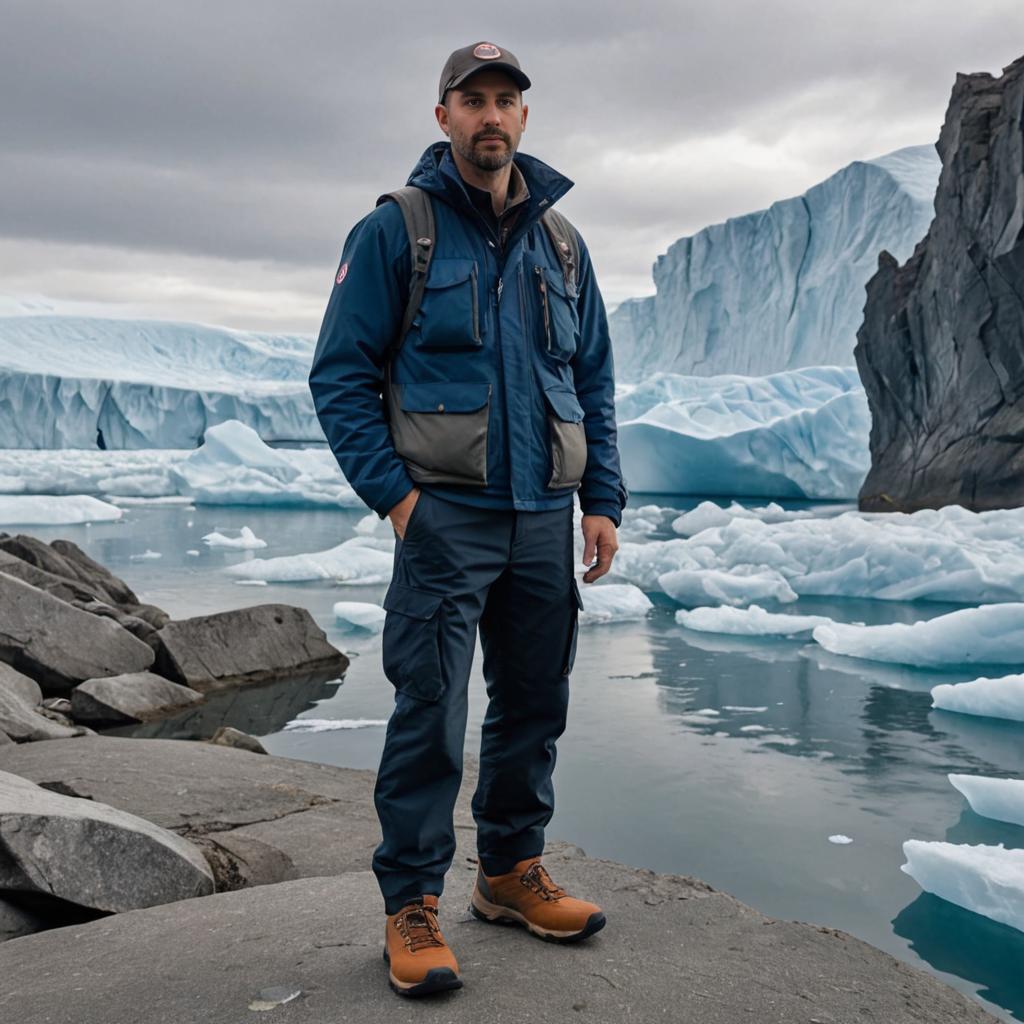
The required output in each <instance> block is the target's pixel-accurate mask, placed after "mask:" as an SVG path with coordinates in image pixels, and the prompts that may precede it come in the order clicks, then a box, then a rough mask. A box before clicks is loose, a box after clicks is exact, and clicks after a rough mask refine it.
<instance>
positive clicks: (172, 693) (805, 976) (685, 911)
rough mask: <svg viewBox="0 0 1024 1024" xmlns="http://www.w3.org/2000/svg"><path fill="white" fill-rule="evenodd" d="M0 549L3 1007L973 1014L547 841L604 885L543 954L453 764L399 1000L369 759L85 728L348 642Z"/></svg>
mask: <svg viewBox="0 0 1024 1024" xmlns="http://www.w3.org/2000/svg"><path fill="white" fill-rule="evenodd" d="M0 558H3V565H2V566H0V979H2V984H0V1019H2V1020H11V1021H18V1022H19V1024H44V1022H46V1024H64V1022H66V1024H72V1022H74V1024H121V1022H124V1024H128V1022H132V1024H137V1022H139V1021H145V1022H147V1024H163V1022H166V1024H171V1022H173V1024H186V1022H197V1024H198V1022H203V1024H221V1022H223V1024H238V1022H239V1021H243V1020H248V1019H253V1020H256V1019H261V1018H257V1017H255V1016H253V1015H254V1014H256V1013H259V1012H265V1013H270V1014H271V1018H270V1019H282V1020H284V1019H287V1020H304V1021H310V1022H321V1021H322V1022H325V1024H326V1022H347V1021H351V1022H356V1021H358V1022H368V1021H376V1020H384V1019H388V1020H402V1021H404V1020H412V1019H413V1018H414V1017H415V1018H416V1019H419V1018H420V1017H421V1016H423V1017H426V1018H429V1019H431V1020H445V1021H462V1020H465V1021H474V1022H475V1021H479V1020H488V1021H490V1022H495V1024H500V1022H505V1021H507V1022H513V1021H515V1022H523V1021H530V1022H534V1021H536V1022H547V1021H552V1022H554V1021H559V1022H564V1021H565V1020H576V1019H579V1020H587V1019H590V1020H595V1021H598V1020H599V1021H620V1020H632V1021H643V1022H646V1021H665V1020H669V1021H674V1022H682V1024H689V1022H694V1024H695V1022H698V1021H699V1022H702V1024H725V1022H729V1024H733V1022H736V1021H744V1020H749V1021H757V1022H758V1024H773V1022H778V1024H782V1022H786V1024H794V1022H806V1024H825V1022H829V1024H839V1022H844V1024H845V1022H852V1021H869V1020H871V1021H885V1022H887V1024H904V1022H906V1024H910V1022H918V1024H921V1022H934V1024H940V1022H941V1024H947V1022H950V1021H957V1022H967V1024H969V1022H974V1021H977V1022H981V1021H990V1020H994V1019H995V1018H993V1017H991V1016H989V1015H988V1014H987V1013H986V1012H985V1011H984V1010H983V1009H981V1007H979V1006H977V1005H976V1004H974V1003H972V1002H971V1001H969V1000H968V999H966V998H965V997H964V996H962V995H961V994H959V993H957V992H956V991H954V990H953V989H951V988H949V987H947V986H945V985H944V984H942V983H941V982H940V981H938V980H937V979H935V978H933V977H931V976H929V975H927V974H925V973H924V972H921V971H918V970H915V969H913V968H911V967H909V966H907V965H905V964H903V963H901V962H899V961H897V960H896V959H894V958H893V957H891V956H889V955H888V954H885V953H882V952H880V951H879V950H877V949H874V948H873V947H871V946H869V945H867V944H866V943H863V942H861V941H859V940H858V939H855V938H853V937H852V936H850V935H847V934H845V933H843V932H839V931H836V930H833V929H830V928H826V927H820V926H817V925H813V924H804V923H795V922H783V921H776V920H773V919H771V918H768V917H765V916H764V915H762V914H760V913H759V912H757V911H756V910H753V909H752V908H750V907H748V906H746V905H744V904H742V903H740V902H739V901H737V900H735V899H733V898H732V897H731V896H728V895H727V894H725V893H722V892H719V891H716V890H715V889H713V888H712V887H711V886H709V885H706V884H705V883H703V882H700V881H699V880H697V879H693V878H687V877H681V876H674V875H665V874H656V873H654V872H651V871H647V870H643V869H639V868H634V867H629V866H626V865H623V864H617V863H614V862H611V861H606V860H598V859H595V858H591V857H588V856H586V855H585V854H584V853H583V851H582V850H579V849H578V848H576V847H572V846H568V845H565V844H553V845H552V846H551V847H550V848H549V849H548V851H547V852H546V860H547V862H548V863H549V865H550V866H551V868H552V871H553V873H554V874H555V876H556V877H557V878H558V879H559V880H560V881H564V883H565V884H566V885H567V886H569V887H571V888H572V889H574V890H576V891H578V892H580V893H581V894H584V895H587V896H588V897H590V898H594V899H597V900H599V901H600V902H601V903H602V905H603V906H604V908H605V910H606V912H607V914H608V919H609V924H608V927H607V928H606V929H605V930H604V931H603V932H601V933H600V934H599V935H597V936H594V938H593V939H591V940H589V941H588V942H586V943H583V944H580V945H579V946H575V947H566V948H563V947H552V946H550V945H548V944H545V943H541V942H538V941H537V940H535V939H533V938H532V937H530V936H529V935H526V934H525V933H521V932H519V931H516V930H506V929H499V928H494V927H493V926H488V925H487V924H484V923H482V922H480V921H477V920H475V919H473V918H471V917H470V915H469V914H468V912H467V911H466V906H467V904H468V899H469V892H470V888H471V886H472V882H473V877H474V872H475V868H476V861H475V853H474V836H475V829H474V825H473V820H472V815H471V812H470V808H469V795H470V794H471V793H472V791H473V781H474V780H473V775H474V770H473V768H472V766H469V768H468V770H467V779H466V782H465V785H464V786H463V790H462V796H461V798H460V802H459V805H458V807H457V810H456V826H457V828H456V832H457V836H458V840H459V848H458V850H457V853H456V858H455V862H454V864H453V867H452V870H451V872H450V874H449V876H448V880H447V888H446V892H445V896H444V898H443V899H442V903H441V920H442V924H443V926H444V927H445V933H446V936H447V937H448V939H449V941H450V942H451V943H452V945H453V947H454V948H455V950H456V953H457V955H458V956H459V959H460V964H461V966H462V970H463V977H464V980H465V988H464V989H463V990H461V991H460V992H456V993H450V994H447V995H445V996H442V997H439V998H437V999H434V1000H430V1001H423V1002H421V1003H417V1004H414V1005H409V1004H406V1003H404V1002H400V1001H399V1000H397V999H396V997H395V996H393V995H392V994H391V992H390V991H389V990H388V988H387V985H386V980H385V979H386V968H385V965H384V963H383V960H382V959H381V949H382V938H383V916H382V907H381V903H380V896H379V893H378V891H377V888H376V882H375V880H374V878H373V876H372V874H371V873H370V872H369V871H368V870H367V868H368V865H369V862H370V856H371V853H372V850H373V848H374V846H375V845H376V844H377V842H378V840H379V832H378V824H377V818H376V814H375V811H374V808H373V800H372V790H373V781H374V776H373V773H372V772H367V771H357V770H352V769H344V768H337V767H333V766H329V765H322V764H314V763H309V762H304V761H298V760H293V759H289V758H280V757H273V756H270V755H268V754H266V753H265V752H263V751H262V747H261V746H260V745H259V742H258V740H256V739H254V738H253V737H251V736H246V735H245V734H244V733H241V732H238V731H237V730H230V729H228V730H221V731H220V732H219V734H218V736H216V737H215V740H216V741H215V742H210V741H196V740H191V741H190V740H180V739H161V738H125V737H122V736H115V735H99V734H98V733H97V732H96V728H98V727H102V726H104V725H105V724H112V723H122V724H123V723H125V722H138V721H147V720H155V719H159V717H160V716H166V715H172V716H180V715H182V714H183V713H185V714H188V713H189V709H190V708H191V707H193V706H194V705H195V704H196V703H199V704H201V703H202V702H204V701H208V700H211V699H214V698H215V697H216V694H215V693H214V691H223V690H224V689H225V688H228V687H238V686H247V685H248V686H253V685H254V684H259V683H265V682H267V681H268V680H270V679H281V678H286V677H290V676H289V673H291V674H294V675H295V677H296V678H299V677H308V676H309V674H310V673H313V674H316V673H321V674H326V673H332V674H333V675H334V676H337V675H338V674H340V673H341V672H343V671H344V668H345V666H346V664H347V662H346V660H345V658H344V656H343V655H341V654H340V653H339V652H337V651H335V650H334V648H332V647H331V646H330V645H329V644H328V643H327V641H326V638H325V637H324V635H323V633H322V632H321V631H320V630H319V629H318V628H317V627H316V625H315V623H313V622H312V620H311V619H310V618H309V616H308V614H307V613H305V612H304V611H302V610H301V609H297V608H291V607H287V606H281V605H264V606H259V607H257V608H250V609H244V610H241V611H237V612H226V613H222V614H219V615H212V616H203V617H200V618H196V619H187V620H183V621H180V622H173V621H171V620H169V618H168V617H167V616H166V615H165V613H163V612H162V611H160V609H156V608H153V607H152V606H149V605H145V604H143V603H140V602H139V601H138V600H137V599H136V597H135V595H134V594H132V593H131V591H130V590H129V589H128V588H127V587H126V586H125V584H124V583H123V581H120V580H118V579H117V578H116V577H114V576H112V575H111V574H110V573H109V572H108V571H107V570H106V569H105V568H104V567H103V566H101V565H99V564H98V563H96V562H94V561H92V560H91V559H89V558H88V557H87V556H86V555H85V554H84V553H83V552H81V551H80V549H78V548H77V547H76V546H75V545H73V544H70V543H69V542H66V541H54V542H53V543H52V544H50V545H47V544H43V543H42V542H40V541H38V540H35V539H33V538H31V537H26V536H23V535H20V536H17V537H10V536H8V535H2V536H0ZM179 691H183V692H179ZM183 708H184V709H185V711H184V712H183V711H182V709H183ZM86 723H91V724H86Z"/></svg>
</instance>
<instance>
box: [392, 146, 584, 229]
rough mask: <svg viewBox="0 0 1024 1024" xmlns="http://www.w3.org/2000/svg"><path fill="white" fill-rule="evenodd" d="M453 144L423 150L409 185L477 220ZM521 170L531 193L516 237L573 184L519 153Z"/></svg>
mask: <svg viewBox="0 0 1024 1024" xmlns="http://www.w3.org/2000/svg"><path fill="white" fill-rule="evenodd" d="M451 150H452V144H451V143H450V142H447V141H442V142H435V143H433V144H432V145H430V146H428V147H427V148H426V150H424V152H423V155H422V156H421V157H420V159H419V162H418V163H417V164H416V166H415V168H413V171H412V174H410V175H409V179H408V181H407V182H406V184H407V185H415V186H416V187H417V188H422V189H423V190H424V191H426V192H429V193H431V194H432V195H435V196H437V197H438V198H439V199H443V200H444V201H445V202H446V203H448V205H449V206H452V207H454V208H455V209H457V210H461V211H462V212H463V213H465V214H466V216H468V217H474V216H475V214H476V208H475V207H474V206H473V203H472V200H470V198H469V194H468V193H467V192H466V187H465V185H464V184H463V181H462V176H461V175H460V174H459V170H458V168H457V167H456V166H455V160H454V159H453V158H452V152H451ZM512 159H513V161H514V163H515V165H516V167H518V168H519V171H520V173H521V174H522V175H523V180H524V181H525V182H526V187H527V189H528V190H529V192H530V198H529V199H528V200H527V203H526V210H525V211H524V212H523V215H522V217H521V218H520V220H519V222H518V223H517V224H516V227H515V234H516V235H519V234H521V233H522V232H525V231H526V230H527V229H528V228H529V227H530V226H531V225H532V224H533V223H534V221H536V220H537V219H538V218H539V217H540V216H541V214H542V213H543V212H544V211H545V210H546V209H547V208H548V207H549V206H552V205H554V203H556V202H557V201H558V200H559V199H561V198H562V196H564V195H565V193H566V192H568V191H569V189H571V188H572V186H573V184H574V182H573V181H572V180H570V179H569V178H567V177H566V176H565V175H564V174H559V173H558V171H556V170H555V169H554V168H553V167H550V166H548V164H546V163H544V161H543V160H538V159H537V158H536V157H534V156H528V155H527V154H526V153H516V155H515V156H514V157H513V158H512Z"/></svg>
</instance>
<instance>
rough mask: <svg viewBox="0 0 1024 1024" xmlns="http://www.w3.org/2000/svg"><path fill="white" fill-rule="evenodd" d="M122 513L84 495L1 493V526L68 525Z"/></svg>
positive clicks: (103, 502) (104, 520)
mask: <svg viewBox="0 0 1024 1024" xmlns="http://www.w3.org/2000/svg"><path fill="white" fill-rule="evenodd" d="M123 515H124V510H123V509H120V508H118V507H117V506H116V505H112V504H110V502H107V501H100V500H99V498H93V497H91V496H89V495H87V494H61V495H51V494H17V495H5V494H0V526H70V525H72V524H73V523H102V522H110V521H112V520H115V519H120V518H121V517H122V516H123Z"/></svg>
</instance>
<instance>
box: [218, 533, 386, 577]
mask: <svg viewBox="0 0 1024 1024" xmlns="http://www.w3.org/2000/svg"><path fill="white" fill-rule="evenodd" d="M375 541H376V538H372V537H352V538H351V539H349V540H346V541H343V542H342V543H341V544H338V545H337V546H336V547H333V548H328V549H327V550H326V551H312V552H310V553H308V554H301V555H281V556H279V557H278V558H252V559H250V560H249V561H247V562H240V563H239V564H238V565H229V566H228V567H227V568H226V569H225V570H224V571H225V572H226V573H228V574H229V575H231V576H239V577H241V578H243V579H262V580H270V581H271V582H273V583H301V582H305V581H307V580H334V581H336V582H337V583H387V582H388V581H389V580H390V579H391V570H392V564H393V561H394V556H393V554H392V553H390V552H388V551H386V550H379V549H378V548H377V547H372V546H371V544H372V543H374V542H375ZM376 542H377V543H380V542H379V541H376Z"/></svg>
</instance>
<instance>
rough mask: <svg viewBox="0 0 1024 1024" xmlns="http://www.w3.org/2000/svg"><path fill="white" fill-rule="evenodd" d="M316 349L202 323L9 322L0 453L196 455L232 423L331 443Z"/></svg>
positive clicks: (1, 334)
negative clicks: (322, 415) (318, 397)
mask: <svg viewBox="0 0 1024 1024" xmlns="http://www.w3.org/2000/svg"><path fill="white" fill-rule="evenodd" d="M8 312H11V310H10V309H8ZM313 349H314V339H313V338H311V337H305V336H301V335H269V334H257V333H252V332H247V331H234V330H230V329H228V328H225V327H211V326H207V325H204V324H191V323H175V322H173V321H161V320H128V319H112V318H105V317H88V316H59V315H13V316H2V317H0V411H2V414H0V424H2V426H0V446H4V447H8V448H96V447H100V448H194V447H196V446H197V445H198V444H199V443H200V442H201V440H202V438H203V436H204V434H205V432H206V431H207V429H208V428H209V427H210V426H212V425H213V424H215V423H220V422H223V421H224V420H227V419H237V420H240V421H242V422H243V423H246V424H248V425H249V426H251V427H253V428H254V429H255V430H257V431H258V432H259V434H260V436H262V437H264V438H267V439H268V440H290V441H298V440H307V441H323V431H322V430H321V429H320V426H319V423H318V421H317V418H316V413H315V410H314V408H313V400H312V396H311V395H310V393H309V386H308V383H307V376H308V373H309V365H310V363H311V361H312V358H313Z"/></svg>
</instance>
